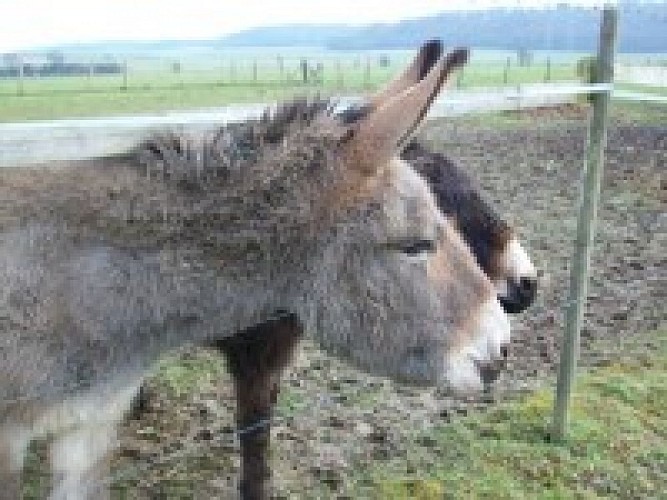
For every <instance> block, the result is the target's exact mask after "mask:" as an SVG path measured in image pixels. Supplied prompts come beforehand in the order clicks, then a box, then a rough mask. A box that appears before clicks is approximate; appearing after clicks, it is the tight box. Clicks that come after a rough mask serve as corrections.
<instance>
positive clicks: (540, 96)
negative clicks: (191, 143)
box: [0, 82, 667, 167]
mask: <svg viewBox="0 0 667 500" xmlns="http://www.w3.org/2000/svg"><path fill="white" fill-rule="evenodd" d="M610 88H611V87H610V86H609V85H582V84H580V83H578V82H572V83H562V84H543V85H521V86H517V87H505V88H489V89H475V90H467V91H454V90H452V91H450V92H447V93H446V94H445V95H444V96H443V97H442V98H440V99H439V100H438V101H437V102H436V103H435V105H434V106H433V108H432V109H431V112H430V114H429V116H431V117H443V116H455V115H462V114H467V113H475V112H488V111H502V110H518V109H529V108H534V107H539V106H553V105H557V104H563V103H568V102H574V101H575V100H576V96H577V95H578V94H585V93H589V92H601V91H608V90H610ZM614 97H616V98H626V99H633V100H641V99H649V100H653V101H655V100H658V101H662V102H666V103H667V97H661V96H654V95H651V94H642V93H638V92H627V91H626V92H624V91H614ZM355 100H358V98H355V97H347V98H341V99H340V104H339V105H340V106H341V107H344V106H346V105H349V104H350V103H352V102H354V101H355ZM267 106H271V104H251V105H239V106H228V107H224V108H216V109H208V110H204V111H189V112H172V113H163V114H160V115H152V116H141V115H139V116H120V117H112V118H87V119H69V120H56V121H30V122H20V123H5V124H0V167H11V166H19V165H25V164H34V163H39V162H43V161H54V160H75V159H84V158H91V157H95V156H101V155H105V154H111V153H118V152H122V151H123V150H125V149H127V148H129V147H131V146H133V145H134V144H136V143H137V142H139V141H140V140H141V139H142V138H143V137H145V136H146V135H147V134H149V133H150V132H151V131H154V130H156V129H160V128H164V127H170V128H182V129H184V130H197V129H204V130H205V129H207V128H211V127H214V126H216V125H220V124H221V123H225V122H230V121H240V120H244V119H247V118H250V117H256V116H259V115H260V114H261V112H262V111H263V110H264V109H265V108H266V107H267Z"/></svg>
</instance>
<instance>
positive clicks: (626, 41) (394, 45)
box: [42, 0, 667, 53]
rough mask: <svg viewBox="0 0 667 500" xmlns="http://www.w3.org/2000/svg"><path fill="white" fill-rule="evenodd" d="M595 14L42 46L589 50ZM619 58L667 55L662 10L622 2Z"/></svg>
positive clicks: (528, 14) (452, 18)
mask: <svg viewBox="0 0 667 500" xmlns="http://www.w3.org/2000/svg"><path fill="white" fill-rule="evenodd" d="M599 21H600V12H599V11H598V10H595V9H588V8H582V7H571V6H568V5H560V6H558V7H555V8H550V9H490V10H484V11H466V12H443V13H442V14H438V15H435V16H431V17H425V18H421V19H411V20H405V21H400V22H397V23H394V24H373V25H368V26H363V27H357V26H347V25H331V24H322V25H315V24H306V25H291V26H275V27H266V28H252V29H248V30H244V31H241V32H239V33H235V34H232V35H228V36H224V37H222V38H218V39H210V40H187V41H185V40H184V41H181V40H161V41H149V42H135V41H123V42H96V43H91V44H76V45H69V46H59V47H49V48H48V49H42V50H64V51H72V50H74V51H80V52H91V53H93V52H94V53H126V52H135V51H156V50H157V51H170V50H184V49H188V48H190V49H191V48H201V47H207V48H215V49H217V48H228V47H229V48H231V47H321V48H328V49H339V50H348V49H349V50H363V49H412V48H415V47H416V46H418V45H419V44H421V43H422V42H423V41H424V39H425V38H428V37H438V38H441V39H443V41H444V42H445V44H446V45H450V46H452V45H468V46H471V47H475V48H482V49H506V50H519V49H526V50H540V49H545V50H566V51H587V52H590V51H593V50H595V48H596V46H597V37H598V25H599ZM618 48H619V51H621V52H626V53H627V52H651V53H655V52H662V53H667V3H665V1H664V0H663V1H660V2H658V3H656V2H643V3H639V4H637V3H636V0H621V6H620V18H619V47H618Z"/></svg>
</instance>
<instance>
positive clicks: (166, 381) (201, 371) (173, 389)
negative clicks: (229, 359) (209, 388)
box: [153, 352, 227, 399]
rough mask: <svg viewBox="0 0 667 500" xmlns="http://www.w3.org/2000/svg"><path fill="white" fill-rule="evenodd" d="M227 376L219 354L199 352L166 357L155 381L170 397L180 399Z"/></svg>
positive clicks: (158, 368) (158, 367)
mask: <svg viewBox="0 0 667 500" xmlns="http://www.w3.org/2000/svg"><path fill="white" fill-rule="evenodd" d="M226 374H227V371H226V368H225V363H224V361H223V360H222V358H221V357H220V355H219V354H217V353H215V352H211V353H208V352H201V353H199V352H198V353H197V355H191V354H189V353H186V354H185V355H182V356H168V357H165V358H164V359H162V360H161V361H160V362H159V363H158V366H157V370H156V372H155V376H154V377H153V380H155V381H156V382H157V383H158V384H159V386H160V389H163V390H165V391H166V392H167V393H168V394H169V396H170V397H174V398H176V399H179V398H182V397H185V396H187V395H188V394H191V393H193V392H194V391H195V390H197V389H198V388H201V385H202V384H205V383H207V382H210V383H217V381H218V380H219V379H220V378H221V377H223V376H226Z"/></svg>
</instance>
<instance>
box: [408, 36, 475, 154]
mask: <svg viewBox="0 0 667 500" xmlns="http://www.w3.org/2000/svg"><path fill="white" fill-rule="evenodd" d="M468 56H469V51H468V49H465V48H458V49H454V51H453V52H451V53H450V54H448V55H447V62H446V63H445V65H444V67H443V68H442V72H441V73H440V74H439V75H438V81H437V84H436V85H435V87H434V88H433V92H431V95H430V96H429V97H428V99H427V100H426V103H425V104H424V107H423V108H422V110H421V112H420V113H419V116H418V117H417V119H416V120H415V122H414V124H413V125H412V127H410V128H409V129H408V130H407V131H406V132H405V134H403V136H402V137H401V140H400V141H398V144H397V145H398V147H399V148H401V147H402V145H403V144H404V143H405V141H407V140H408V139H409V138H410V137H412V134H413V133H414V131H415V129H416V128H417V127H418V126H419V124H420V123H421V122H422V120H423V119H424V117H425V116H426V113H428V110H429V108H430V107H431V104H433V101H435V98H436V97H438V94H439V93H440V90H441V89H442V84H443V83H445V80H446V79H447V77H448V76H449V75H450V74H451V72H452V71H454V70H455V69H457V68H460V67H461V66H463V65H464V64H465V63H467V62H468ZM431 67H433V64H431ZM424 77H425V76H424ZM424 77H422V79H423V78H424Z"/></svg>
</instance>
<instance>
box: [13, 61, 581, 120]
mask: <svg viewBox="0 0 667 500" xmlns="http://www.w3.org/2000/svg"><path fill="white" fill-rule="evenodd" d="M404 65H405V60H404V58H393V59H392V60H391V62H390V64H388V65H387V66H381V65H379V64H377V62H376V63H366V62H364V61H363V60H359V59H352V58H348V59H343V60H342V61H325V62H324V63H323V66H322V71H321V73H320V76H319V78H317V79H315V80H314V81H312V82H309V83H303V82H302V80H301V75H300V73H299V68H298V63H296V62H294V61H292V62H291V64H289V65H287V64H285V66H284V69H283V71H282V72H281V71H279V69H278V66H277V64H275V63H273V62H272V63H269V62H266V61H264V63H262V64H259V63H258V65H257V71H256V78H255V71H254V69H253V63H252V61H248V60H246V61H242V62H238V63H234V65H233V67H232V65H231V63H228V64H219V65H218V67H217V68H213V69H206V68H204V69H202V68H199V69H197V68H193V69H190V70H187V71H186V70H182V71H181V72H179V73H175V72H173V70H172V69H171V68H168V67H164V66H155V65H153V66H148V67H146V66H144V67H141V68H139V69H136V70H133V71H129V72H128V77H127V85H126V87H125V88H123V87H124V84H125V82H124V79H123V76H122V75H113V76H91V77H87V76H85V77H52V78H26V79H24V80H23V82H22V85H21V90H20V91H19V85H18V82H17V80H12V79H5V80H0V122H13V121H24V120H40V119H55V118H67V117H84V116H107V115H123V114H136V113H148V112H150V113H153V112H159V111H166V110H179V109H196V108H205V107H215V106H223V105H227V104H232V103H245V102H270V101H275V100H279V99H284V98H287V97H290V96H293V95H297V94H312V93H315V92H319V93H321V94H323V95H337V94H354V93H358V92H363V91H367V90H372V89H374V88H377V87H379V86H380V85H382V84H383V83H384V82H386V81H388V80H389V79H390V78H391V77H392V76H393V75H395V74H398V73H399V72H400V71H401V69H402V68H403V67H404ZM549 72H550V75H549V79H550V81H564V80H569V81H572V80H576V79H577V75H576V68H575V65H574V64H569V63H563V64H553V65H552V66H551V68H550V70H549ZM546 79H547V66H546V64H535V65H533V66H531V67H518V66H511V67H510V68H509V70H508V71H507V72H506V71H505V66H504V64H502V63H498V62H493V61H477V62H472V63H471V64H470V65H469V66H468V67H466V69H465V70H464V71H463V72H462V73H460V74H459V75H457V77H456V81H455V82H453V83H452V85H453V86H458V87H460V88H471V87H498V86H502V85H516V84H521V83H537V82H544V81H545V80H546Z"/></svg>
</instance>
